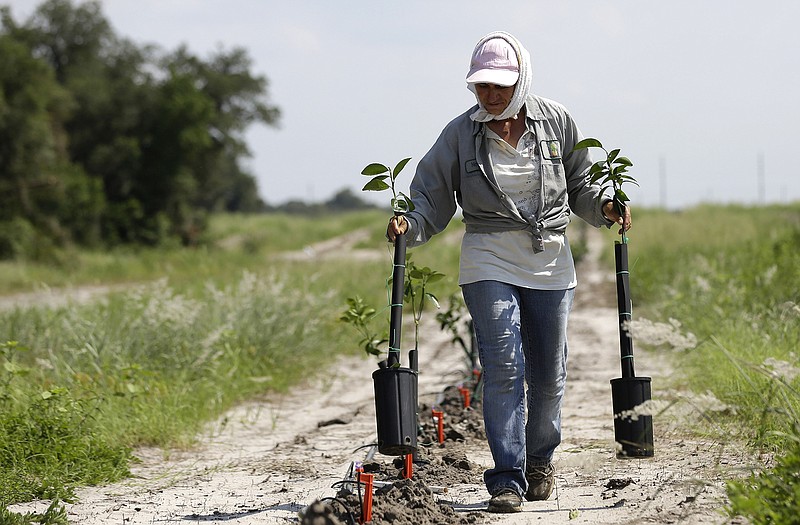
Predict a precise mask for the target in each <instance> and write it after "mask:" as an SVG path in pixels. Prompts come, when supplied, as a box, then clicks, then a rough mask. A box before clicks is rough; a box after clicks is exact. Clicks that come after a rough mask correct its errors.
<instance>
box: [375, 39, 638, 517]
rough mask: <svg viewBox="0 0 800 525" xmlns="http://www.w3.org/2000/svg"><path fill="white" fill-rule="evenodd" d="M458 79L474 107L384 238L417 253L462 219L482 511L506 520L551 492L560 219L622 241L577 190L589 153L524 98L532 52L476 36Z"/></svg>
mask: <svg viewBox="0 0 800 525" xmlns="http://www.w3.org/2000/svg"><path fill="white" fill-rule="evenodd" d="M466 80H467V87H468V88H469V89H470V90H471V91H472V92H473V93H474V94H475V96H476V99H477V106H474V107H472V108H471V109H469V110H468V111H466V112H465V113H463V114H462V115H460V116H458V117H456V118H455V119H454V120H453V121H451V122H450V123H449V124H448V125H447V126H446V127H445V128H444V130H443V131H442V133H441V135H440V136H439V138H438V140H437V141H436V143H435V144H434V145H433V147H432V148H431V150H430V151H429V152H428V153H427V154H426V155H425V156H424V158H423V159H422V160H421V161H420V163H419V165H418V167H417V171H416V174H415V176H414V179H413V181H412V182H411V187H410V196H411V198H412V201H413V203H414V206H415V208H414V211H412V212H410V213H408V214H406V215H404V216H400V217H392V218H391V220H390V222H389V226H388V228H387V236H388V237H389V239H390V240H391V241H394V239H395V236H396V235H400V234H405V235H406V237H407V243H408V246H415V245H419V244H422V243H424V242H426V241H427V240H428V239H429V238H430V237H431V236H432V235H434V234H436V233H438V232H440V231H442V230H443V229H444V228H445V227H446V226H447V224H448V223H449V221H450V220H451V218H452V217H453V214H454V213H455V211H456V206H457V205H458V206H460V207H461V209H462V213H463V220H464V223H465V225H466V232H465V234H464V238H463V241H462V246H461V261H460V273H459V285H460V286H461V288H462V293H463V295H464V300H465V303H466V305H467V308H468V310H469V313H470V315H471V316H472V320H473V323H474V327H475V335H476V338H477V342H478V355H479V358H480V361H481V366H482V367H483V379H484V387H483V388H484V392H483V414H484V422H485V427H486V435H487V439H488V442H489V447H490V449H491V452H492V457H493V460H494V467H493V468H491V469H489V470H487V471H486V472H485V474H484V481H485V483H486V488H487V489H488V491H489V494H490V495H491V496H492V497H491V500H490V501H489V507H488V510H489V511H490V512H516V511H519V510H521V508H522V497H523V496H524V497H525V498H526V499H527V500H529V501H533V500H545V499H547V498H548V497H550V494H551V492H552V489H553V483H554V468H553V464H552V459H553V453H554V451H555V449H556V447H557V446H558V445H559V443H560V442H561V401H562V397H563V395H564V386H565V381H566V360H567V340H566V331H567V316H568V313H569V310H570V308H571V305H572V298H573V293H574V288H575V286H576V284H577V280H576V275H575V266H574V263H573V259H572V253H571V252H570V247H569V242H568V240H567V237H566V234H565V231H566V228H567V224H568V223H569V222H570V215H571V214H572V213H573V212H574V213H576V214H577V215H578V216H580V217H581V218H582V219H584V220H585V221H586V222H588V223H589V224H591V225H592V226H596V227H599V226H603V225H605V226H607V227H610V226H611V225H613V224H614V223H618V224H619V225H621V227H622V229H621V230H620V231H622V230H627V229H628V228H630V224H631V221H630V212H629V211H628V210H627V209H626V211H625V216H624V217H620V215H619V214H618V213H617V212H616V211H615V210H614V206H613V205H612V202H611V199H610V198H607V197H605V195H603V194H602V192H601V188H600V187H599V185H597V184H594V185H593V184H589V183H588V181H587V177H586V174H587V171H588V169H589V168H590V167H591V165H592V161H591V159H590V156H589V154H588V151H587V150H586V149H582V150H578V151H576V152H573V151H572V149H573V147H574V145H575V144H576V143H577V142H579V141H580V140H581V139H582V138H583V137H582V136H581V133H580V131H579V130H578V128H577V126H576V125H575V123H574V122H573V120H572V118H571V116H570V115H569V113H568V112H567V110H566V109H565V108H564V107H563V106H562V105H560V104H558V103H556V102H553V101H551V100H547V99H544V98H541V97H539V96H536V95H534V94H533V93H531V80H532V75H531V63H530V55H529V54H528V52H527V51H526V50H525V49H524V48H523V46H522V45H521V44H520V43H519V41H518V40H517V39H516V38H514V37H513V36H512V35H510V34H508V33H505V32H495V33H490V34H489V35H486V36H485V37H484V38H482V39H481V40H480V41H479V42H478V44H477V46H476V47H475V50H474V52H473V54H472V60H471V63H470V69H469V73H468V74H467V78H466ZM526 383H527V387H528V388H527V421H526V417H525V416H526V399H525V385H526Z"/></svg>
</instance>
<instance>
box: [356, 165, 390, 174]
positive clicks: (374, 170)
mask: <svg viewBox="0 0 800 525" xmlns="http://www.w3.org/2000/svg"><path fill="white" fill-rule="evenodd" d="M387 171H389V168H387V167H386V166H384V165H383V164H378V163H376V162H373V163H372V164H369V165H368V166H367V167H366V168H364V169H363V170H361V174H362V175H380V174H381V173H386V172H387Z"/></svg>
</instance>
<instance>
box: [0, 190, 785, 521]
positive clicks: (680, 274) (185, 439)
mask: <svg viewBox="0 0 800 525" xmlns="http://www.w3.org/2000/svg"><path fill="white" fill-rule="evenodd" d="M385 215H386V214H385V213H383V212H380V211H368V212H359V213H352V214H345V215H336V216H331V217H324V218H316V219H310V218H300V217H289V216H281V215H263V216H250V217H244V216H218V217H215V218H214V219H213V221H212V223H211V228H210V231H209V233H208V236H207V238H206V239H205V242H204V243H203V244H202V245H201V246H199V247H197V248H193V249H178V248H161V249H158V250H156V249H152V250H143V249H142V250H136V251H132V250H117V251H113V252H111V253H110V254H104V253H94V252H73V253H68V254H63V255H62V257H61V259H60V260H61V263H60V264H56V265H49V266H44V265H35V264H26V263H21V262H16V263H8V262H6V263H2V264H0V292H1V293H4V294H9V293H15V292H23V291H31V290H36V289H41V288H43V287H46V288H56V289H57V288H60V287H64V286H72V287H78V286H82V285H97V284H109V283H122V284H123V285H124V289H123V290H121V291H116V292H112V293H111V294H110V295H109V296H108V297H107V298H106V299H105V300H103V301H100V302H96V303H87V304H79V303H72V304H68V305H66V306H55V307H46V306H43V307H35V308H17V309H12V310H6V311H0V327H2V328H0V509H2V508H3V507H4V506H5V505H7V504H10V503H13V502H17V501H25V500H28V499H33V498H61V499H69V498H71V497H72V496H73V490H74V487H76V486H78V485H82V484H93V483H101V482H106V481H111V480H114V479H118V478H120V477H124V476H126V475H127V473H128V468H129V465H130V461H131V450H133V449H134V448H135V447H137V446H140V445H156V446H181V445H189V444H191V442H192V439H193V436H194V435H195V434H196V432H197V431H198V430H199V429H200V428H201V426H202V425H203V423H204V422H206V421H209V420H211V419H213V418H216V417H217V416H219V415H220V414H221V413H222V412H223V411H224V410H226V409H227V408H229V407H231V406H232V405H234V404H235V403H238V402H240V401H242V400H244V399H248V398H252V397H253V396H257V395H261V394H264V393H266V392H270V391H280V390H283V389H286V388H288V387H289V386H291V385H292V384H293V383H294V382H296V381H297V380H299V379H301V378H304V377H308V376H309V374H314V373H320V371H322V370H324V364H325V362H326V361H328V360H331V359H333V357H332V356H335V355H338V354H341V353H348V352H349V353H354V352H360V349H359V347H358V345H357V344H356V342H357V340H358V337H357V334H355V333H354V332H352V331H350V330H349V329H348V327H346V326H344V325H343V324H342V323H341V322H339V321H338V319H339V316H340V314H341V312H342V311H343V310H344V309H345V306H346V298H347V297H351V296H354V295H359V296H362V297H364V298H365V300H367V301H369V302H370V303H372V304H375V305H378V306H379V316H378V320H377V322H379V323H382V322H384V321H383V320H382V317H388V310H381V309H380V305H385V304H387V294H388V290H387V279H388V277H389V275H388V274H389V272H390V268H391V266H390V265H391V253H390V250H389V249H388V247H387V244H386V242H385V240H384V239H383V232H384V227H385V224H386V217H385ZM459 227H460V225H459V224H458V223H454V224H453V225H452V228H453V229H454V230H457V229H458V228H459ZM360 228H367V229H368V230H369V235H368V240H367V241H363V242H361V243H360V245H359V246H358V247H361V248H371V249H375V250H378V251H379V252H382V253H384V254H385V257H382V258H379V259H369V258H366V259H363V260H361V259H359V260H346V261H345V260H340V259H336V258H331V259H325V260H316V259H312V260H302V259H300V260H292V261H286V260H283V259H281V258H280V257H278V256H277V255H278V254H279V253H280V252H283V251H286V250H299V249H302V248H303V247H305V246H307V245H309V244H311V243H314V242H317V241H321V240H325V239H329V238H332V237H335V236H337V235H341V234H344V233H346V232H350V231H353V230H356V229H360ZM614 232H615V230H612V231H610V232H606V233H605V234H606V235H608V236H609V239H610V238H611V237H612V236H614ZM454 233H455V232H454ZM579 237H580V235H575V239H578V238H579ZM798 247H800V206H798V205H793V206H774V207H740V206H700V207H697V208H693V209H689V210H684V211H682V212H666V211H660V210H637V211H636V214H635V229H634V230H632V231H631V245H630V256H631V271H632V276H631V283H632V290H633V293H634V297H633V299H634V304H635V305H636V308H637V310H638V312H637V315H642V314H643V315H644V316H646V317H647V318H649V319H652V320H654V321H657V322H660V323H663V324H670V323H671V321H670V320H674V321H672V324H671V326H675V327H676V328H675V329H676V331H678V330H680V331H682V332H691V333H692V334H694V336H695V337H696V344H694V345H692V346H691V348H684V349H681V350H674V349H673V350H672V351H673V352H674V354H675V357H676V359H675V363H676V366H677V367H678V369H679V371H680V381H681V382H683V383H684V384H685V385H688V386H690V387H691V386H696V388H697V389H698V390H699V391H700V392H701V393H705V392H706V391H710V392H712V393H713V395H714V396H716V397H717V398H718V399H719V400H721V401H722V402H724V403H726V404H728V405H729V406H731V407H734V408H735V410H734V411H730V412H725V413H720V414H717V415H716V416H715V417H717V418H719V421H717V423H718V424H716V425H714V428H720V429H721V428H724V429H725V431H726V432H733V434H732V437H733V438H735V439H743V440H745V441H747V442H749V443H751V444H753V445H754V446H757V447H761V448H762V449H764V450H767V451H769V452H773V453H776V457H787V458H789V459H792V458H800V446H798V441H797V439H798V436H800V433H798V432H797V428H796V424H797V420H798V418H797V415H798V411H800V396H798V387H799V386H800V385H799V384H798V380H799V379H800V374H798V367H799V366H800V365H799V364H798V357H797V354H796V352H797V348H798V346H799V343H800V307H799V306H798V302H800V250H798ZM576 252H577V253H583V249H582V248H578V249H577V250H576ZM413 253H414V260H415V263H416V264H418V265H421V266H425V265H427V266H430V267H432V268H434V269H436V270H438V271H440V272H442V273H445V274H446V278H445V279H443V280H441V281H439V282H437V283H435V285H434V287H433V288H432V289H431V290H430V291H431V292H433V293H434V294H435V295H436V296H437V297H439V298H440V299H441V300H444V299H445V298H446V297H448V296H449V294H451V293H453V292H455V291H457V285H456V279H457V264H458V242H457V238H454V236H450V235H448V234H446V233H445V234H443V235H442V236H440V237H439V238H436V239H435V240H434V241H432V242H431V243H429V245H426V246H425V247H422V248H420V249H415V250H414V252H413ZM609 257H610V254H609ZM606 262H607V264H608V266H609V268H611V267H612V266H613V261H611V260H610V258H609V260H607V261H606ZM677 326H679V327H680V328H679V329H678V328H677ZM651 346H655V344H653V345H651ZM717 437H720V438H722V437H721V436H717ZM792 465H793V463H789V464H788V466H787V467H786V468H788V469H789V472H793V471H792V470H791V469H792ZM778 466H779V467H780V464H779V465H778ZM774 472H775V473H776V475H778V476H779V479H781V478H780V475H781V474H780V473H781V471H780V470H779V469H776V470H775V471H774ZM769 479H770V478H769V477H768V476H761V477H760V478H753V480H752V481H750V482H748V483H751V484H750V485H746V486H745V485H737V484H736V483H732V484H731V494H732V496H733V501H734V502H737V501H740V500H741V502H742V503H741V505H740V507H739V510H740V511H742V509H745V510H746V509H748V508H757V507H758V506H757V504H756V503H753V502H752V501H750V500H747V499H744V498H743V497H742V498H739V499H738V500H737V497H739V496H737V494H742V493H744V494H747V493H750V492H753V491H754V490H755V493H756V494H762V493H763V494H766V493H767V491H768V490H771V489H767V488H764V487H763V486H761V485H759V484H758V483H759V482H760V481H764V480H769ZM787 486H788V487H789V488H792V487H794V490H796V487H797V482H796V481H795V484H794V485H792V484H791V483H789V484H788V485H787ZM753 487H756V488H755V489H753ZM740 489H741V490H740ZM737 490H740V492H736V491H737ZM777 494H778V496H782V495H783V493H781V492H778V493H777ZM778 496H775V497H778ZM767 500H768V498H767ZM737 505H739V503H737ZM751 514H752V515H755V511H753V512H752V513H751Z"/></svg>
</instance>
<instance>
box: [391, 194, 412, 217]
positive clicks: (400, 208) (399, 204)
mask: <svg viewBox="0 0 800 525" xmlns="http://www.w3.org/2000/svg"><path fill="white" fill-rule="evenodd" d="M410 204H411V202H410V201H408V200H406V199H404V198H402V197H401V198H398V199H392V200H391V205H392V211H394V212H395V213H408V212H409V211H411V210H410V209H409V207H410Z"/></svg>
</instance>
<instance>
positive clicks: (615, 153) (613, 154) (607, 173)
mask: <svg viewBox="0 0 800 525" xmlns="http://www.w3.org/2000/svg"><path fill="white" fill-rule="evenodd" d="M586 148H600V149H601V150H603V152H604V153H605V158H604V159H602V160H599V161H597V162H595V163H594V164H592V167H591V168H589V173H588V177H589V182H590V183H591V184H594V183H596V182H597V181H600V184H601V186H602V188H603V191H605V190H606V189H608V188H611V189H612V190H613V191H614V193H613V196H612V199H611V200H612V201H613V203H614V210H616V212H617V213H619V215H620V217H622V216H624V215H625V206H626V204H625V203H626V202H628V201H629V200H630V199H629V198H628V196H627V195H626V194H625V192H624V191H623V189H622V185H623V184H624V183H625V182H630V183H631V184H635V185H637V186H638V185H639V183H638V182H636V179H634V178H633V177H632V176H630V175H628V169H629V168H630V167H631V166H633V162H631V161H630V159H629V158H628V157H623V156H620V154H619V152H620V150H619V148H617V149H613V150H611V151H608V150H607V149H606V148H605V147H603V144H602V143H601V142H600V141H599V140H597V139H595V138H585V139H583V140H582V141H580V142H578V143H577V144H575V147H574V148H572V151H577V150H580V149H586ZM627 240H628V239H627V238H626V237H625V233H624V232H623V233H622V242H623V243H626V242H627Z"/></svg>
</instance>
